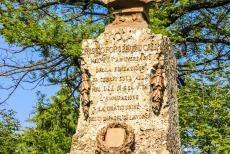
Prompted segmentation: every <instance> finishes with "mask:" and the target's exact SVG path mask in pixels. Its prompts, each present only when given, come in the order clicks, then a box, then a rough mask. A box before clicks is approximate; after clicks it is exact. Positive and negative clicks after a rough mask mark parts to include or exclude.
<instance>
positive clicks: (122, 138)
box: [96, 122, 135, 154]
mask: <svg viewBox="0 0 230 154" xmlns="http://www.w3.org/2000/svg"><path fill="white" fill-rule="evenodd" d="M96 140H97V147H98V150H97V152H98V153H101V154H103V153H106V154H107V153H112V154H115V153H119V154H128V153H131V147H132V145H133V143H134V141H135V136H134V131H133V128H132V127H131V126H129V125H127V124H126V123H121V122H114V123H110V124H108V125H107V126H106V127H104V128H102V129H101V130H100V131H99V132H98V134H97V139H96Z"/></svg>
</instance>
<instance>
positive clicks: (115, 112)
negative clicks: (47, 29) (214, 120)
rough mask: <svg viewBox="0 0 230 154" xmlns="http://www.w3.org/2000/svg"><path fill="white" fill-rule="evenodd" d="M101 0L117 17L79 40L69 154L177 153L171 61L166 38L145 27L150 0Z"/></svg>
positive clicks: (173, 59) (174, 97) (173, 66)
mask: <svg viewBox="0 0 230 154" xmlns="http://www.w3.org/2000/svg"><path fill="white" fill-rule="evenodd" d="M102 1H103V2H104V3H106V4H109V5H111V6H113V8H115V11H114V13H115V14H116V19H115V20H114V22H113V23H111V24H110V25H109V26H107V28H106V30H105V32H104V33H102V34H101V35H100V36H99V37H98V38H97V39H95V40H93V39H89V40H84V41H83V50H82V62H81V70H82V83H81V88H80V94H81V106H80V118H79V122H78V128H77V132H76V134H75V135H74V136H73V141H72V148H71V154H94V153H98V154H180V153H181V150H180V138H179V129H178V113H177V104H176V92H177V86H176V60H175V56H174V53H173V51H172V49H171V47H170V41H169V39H168V38H167V37H164V36H162V35H155V34H152V33H151V31H150V30H149V29H148V22H147V18H146V15H145V11H146V8H147V6H146V3H149V2H151V1H152V0H132V3H131V1H129V0H128V1H124V0H112V1H105V0H102ZM126 3H127V4H126ZM136 6H137V7H136ZM116 9H120V10H116Z"/></svg>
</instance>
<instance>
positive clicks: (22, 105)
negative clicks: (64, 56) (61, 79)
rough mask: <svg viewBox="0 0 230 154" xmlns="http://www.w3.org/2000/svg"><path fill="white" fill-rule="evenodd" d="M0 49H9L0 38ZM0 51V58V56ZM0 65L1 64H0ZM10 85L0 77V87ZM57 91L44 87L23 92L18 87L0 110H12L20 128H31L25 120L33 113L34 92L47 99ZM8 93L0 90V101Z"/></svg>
mask: <svg viewBox="0 0 230 154" xmlns="http://www.w3.org/2000/svg"><path fill="white" fill-rule="evenodd" d="M0 48H9V47H8V45H7V43H6V42H5V41H4V39H3V38H1V37H0ZM1 52H3V51H1V50H0V56H1ZM0 64H1V62H0ZM7 84H10V81H9V80H5V79H4V78H2V77H0V85H7ZM31 87H33V85H26V88H27V89H29V88H31ZM57 90H58V87H57V86H46V87H44V86H43V87H41V86H40V87H37V88H36V89H33V90H25V89H22V88H21V87H19V88H18V89H17V90H16V91H15V93H14V94H13V95H12V96H11V97H10V99H9V100H8V101H7V102H6V103H5V104H3V105H1V106H0V109H1V108H7V109H13V110H14V111H15V112H16V118H17V119H18V120H20V122H21V126H22V128H24V127H27V126H33V124H30V123H27V122H25V121H26V120H27V119H29V118H31V113H32V112H33V111H34V108H33V107H35V106H36V102H37V96H36V92H37V91H41V92H42V93H43V94H46V95H47V98H48V97H50V96H52V95H54V94H55V93H56V92H57ZM8 93H9V91H4V90H0V100H3V99H4V98H6V96H7V94H8Z"/></svg>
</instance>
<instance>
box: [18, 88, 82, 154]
mask: <svg viewBox="0 0 230 154" xmlns="http://www.w3.org/2000/svg"><path fill="white" fill-rule="evenodd" d="M69 93H70V90H68V89H67V88H65V87H63V88H62V89H61V90H60V91H59V92H58V93H57V94H56V95H55V96H52V97H51V99H52V102H51V103H46V102H45V100H44V98H45V97H44V95H42V94H39V100H38V103H37V106H36V110H35V113H34V116H33V118H32V119H30V120H29V122H33V123H34V124H35V125H36V126H35V127H31V128H27V129H26V130H24V131H23V132H22V133H21V141H22V142H20V143H19V144H18V146H17V150H18V152H19V153H37V154H40V153H41V154H45V153H49V154H50V153H60V154H61V153H63V154H65V153H68V152H69V151H70V146H71V138H72V136H73V134H74V133H75V130H76V126H77V118H78V104H77V102H76V100H74V98H73V97H72V98H68V94H69Z"/></svg>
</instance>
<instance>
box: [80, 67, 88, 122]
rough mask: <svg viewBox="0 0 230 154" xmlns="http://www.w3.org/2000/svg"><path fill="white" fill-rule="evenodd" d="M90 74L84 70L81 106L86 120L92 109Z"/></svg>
mask: <svg viewBox="0 0 230 154" xmlns="http://www.w3.org/2000/svg"><path fill="white" fill-rule="evenodd" d="M89 79H90V73H89V71H88V70H87V69H83V70H82V82H81V87H80V94H81V104H82V109H83V113H84V116H85V119H88V117H89V107H90V99H89V95H90V80H89Z"/></svg>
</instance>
